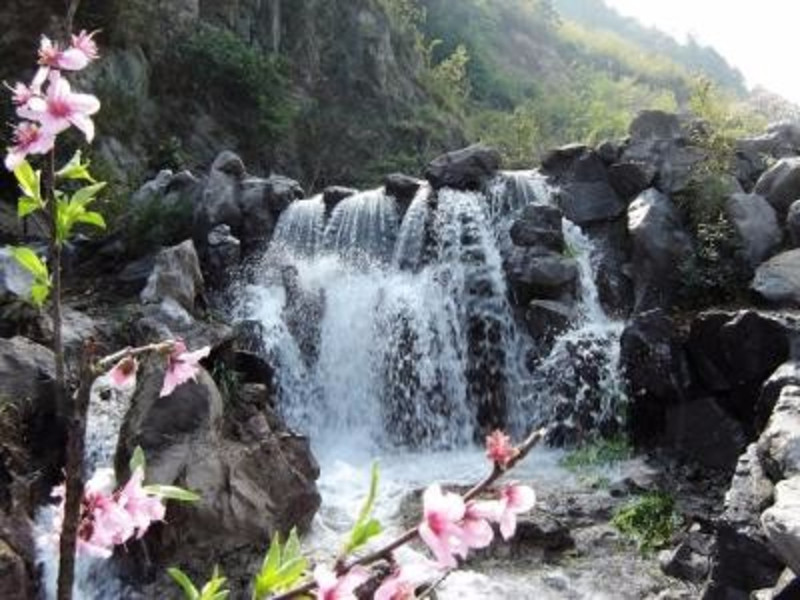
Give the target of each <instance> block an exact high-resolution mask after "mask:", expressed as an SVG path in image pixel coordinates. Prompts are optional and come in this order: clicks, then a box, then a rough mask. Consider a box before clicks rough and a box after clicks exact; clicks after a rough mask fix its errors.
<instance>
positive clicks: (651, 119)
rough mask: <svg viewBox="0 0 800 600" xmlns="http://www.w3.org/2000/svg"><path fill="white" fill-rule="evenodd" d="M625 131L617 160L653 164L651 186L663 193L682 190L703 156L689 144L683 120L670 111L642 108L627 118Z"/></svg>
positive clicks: (689, 139) (689, 138)
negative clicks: (627, 123)
mask: <svg viewBox="0 0 800 600" xmlns="http://www.w3.org/2000/svg"><path fill="white" fill-rule="evenodd" d="M629 133H630V139H629V142H628V145H627V146H626V148H625V151H624V152H623V153H622V159H621V160H622V161H625V162H640V163H645V164H648V165H651V166H652V167H654V168H655V169H656V177H655V187H656V188H657V189H658V190H660V191H661V192H663V193H665V194H671V193H674V192H680V191H682V190H684V189H685V188H686V186H687V185H688V184H689V181H690V180H691V178H692V169H693V167H694V165H696V164H697V163H698V162H700V161H702V160H703V159H704V157H705V155H704V154H703V152H702V151H700V150H699V149H698V148H695V147H692V146H691V145H690V143H691V135H690V133H689V132H688V130H687V128H686V126H685V124H684V123H683V122H682V121H681V119H680V118H679V117H678V116H677V115H675V114H672V113H667V112H664V111H660V110H645V111H642V112H640V113H639V114H638V115H637V116H636V118H635V119H634V120H633V121H632V122H631V125H630V129H629Z"/></svg>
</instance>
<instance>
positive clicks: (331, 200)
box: [322, 185, 358, 214]
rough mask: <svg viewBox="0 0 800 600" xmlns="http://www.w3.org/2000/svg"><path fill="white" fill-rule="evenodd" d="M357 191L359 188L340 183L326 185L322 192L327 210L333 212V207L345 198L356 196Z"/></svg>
mask: <svg viewBox="0 0 800 600" xmlns="http://www.w3.org/2000/svg"><path fill="white" fill-rule="evenodd" d="M357 193H358V190H356V189H353V188H348V187H342V186H339V185H332V186H329V187H326V188H325V190H324V191H323V192H322V202H323V203H324V204H325V212H326V213H328V214H330V213H331V212H333V209H334V208H336V205H337V204H339V202H341V201H342V200H344V199H345V198H349V197H350V196H354V195H355V194H357Z"/></svg>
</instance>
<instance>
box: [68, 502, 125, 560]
mask: <svg viewBox="0 0 800 600" xmlns="http://www.w3.org/2000/svg"><path fill="white" fill-rule="evenodd" d="M82 512H83V514H82V518H81V524H80V526H79V529H78V539H79V541H81V542H83V547H82V550H84V551H86V552H89V553H91V554H95V555H97V556H99V557H108V556H111V553H112V551H113V549H114V546H119V545H120V544H124V543H125V542H127V541H128V540H129V539H130V538H131V537H133V534H134V531H135V527H134V524H133V520H132V519H131V515H130V514H129V513H128V511H126V510H125V509H124V508H123V507H122V506H120V505H119V503H117V502H116V500H115V499H114V497H113V496H108V495H106V494H103V493H95V494H86V495H85V496H84V499H83V511H82Z"/></svg>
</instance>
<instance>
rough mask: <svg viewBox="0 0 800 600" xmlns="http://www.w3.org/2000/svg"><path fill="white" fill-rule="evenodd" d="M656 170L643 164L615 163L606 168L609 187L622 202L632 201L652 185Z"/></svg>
mask: <svg viewBox="0 0 800 600" xmlns="http://www.w3.org/2000/svg"><path fill="white" fill-rule="evenodd" d="M655 176H656V168H655V167H654V166H653V165H650V164H647V163H643V162H621V163H615V164H613V165H611V166H610V167H609V168H608V180H609V182H610V183H611V187H613V188H614V190H615V191H616V192H617V194H619V195H620V197H621V198H623V199H624V200H633V199H634V198H636V196H638V195H639V194H641V193H642V192H643V191H645V190H646V189H647V188H649V187H650V186H651V185H652V184H653V180H654V179H655Z"/></svg>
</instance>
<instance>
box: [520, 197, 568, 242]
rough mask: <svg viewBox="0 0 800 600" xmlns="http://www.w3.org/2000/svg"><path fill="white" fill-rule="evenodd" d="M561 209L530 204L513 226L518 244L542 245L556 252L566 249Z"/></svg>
mask: <svg viewBox="0 0 800 600" xmlns="http://www.w3.org/2000/svg"><path fill="white" fill-rule="evenodd" d="M561 218H562V217H561V211H560V210H558V209H557V208H555V207H553V206H549V205H547V204H535V203H534V204H528V205H526V206H525V207H524V208H523V209H522V212H521V213H520V215H519V217H518V218H517V220H516V221H514V224H513V225H512V226H511V241H512V242H513V243H514V244H515V245H516V246H527V247H530V246H541V247H543V248H547V249H548V250H552V251H554V252H561V251H563V250H564V231H563V229H562V227H561Z"/></svg>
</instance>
